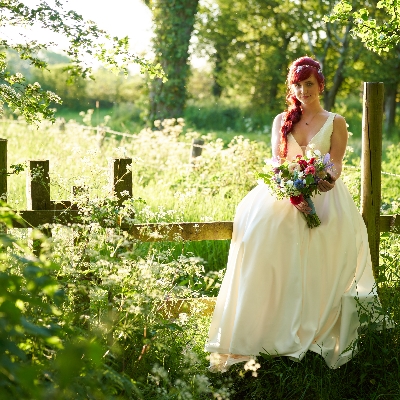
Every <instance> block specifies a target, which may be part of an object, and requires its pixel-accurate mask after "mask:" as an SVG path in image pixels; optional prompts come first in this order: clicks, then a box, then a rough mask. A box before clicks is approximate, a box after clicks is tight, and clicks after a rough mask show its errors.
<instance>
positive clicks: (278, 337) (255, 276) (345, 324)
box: [205, 118, 377, 371]
mask: <svg viewBox="0 0 400 400" xmlns="http://www.w3.org/2000/svg"><path fill="white" fill-rule="evenodd" d="M332 121H333V118H332ZM332 123H333V122H332ZM328 133H329V132H328ZM292 140H293V139H292ZM289 146H290V142H289ZM295 150H296V149H295ZM313 201H314V204H315V209H316V211H317V214H318V216H319V217H320V219H321V225H320V226H319V227H317V228H313V229H309V228H308V227H307V224H306V221H305V219H304V217H303V215H302V214H301V213H300V212H299V211H298V210H297V209H296V208H295V207H294V206H293V205H292V204H291V203H290V202H289V200H288V199H284V200H277V199H276V198H275V197H274V196H273V195H272V194H271V192H270V190H269V188H268V186H267V185H265V184H263V183H260V184H259V185H258V186H257V187H256V188H254V189H253V190H252V191H251V192H250V193H249V194H248V195H247V196H246V197H245V198H244V199H243V200H242V201H241V203H240V204H239V206H238V208H237V212H236V216H235V219H234V228H233V236H232V242H231V247H230V251H229V257H228V265H227V270H226V274H225V277H224V280H223V283H222V286H221V289H220V293H219V295H218V299H217V302H216V307H215V311H214V315H213V318H212V322H211V327H210V332H209V340H208V342H207V344H206V347H205V350H206V351H207V352H210V353H213V354H212V355H211V367H212V368H214V369H215V370H220V371H224V370H226V369H227V367H229V365H231V364H233V363H236V362H240V361H246V360H248V359H249V357H254V356H257V355H258V354H259V353H260V352H263V353H268V354H270V355H279V356H289V357H292V358H293V359H296V360H301V358H302V357H303V356H304V355H305V353H306V352H307V351H308V350H311V351H314V352H316V353H319V354H321V355H322V357H324V358H325V361H326V363H327V364H328V366H330V367H331V368H337V367H339V366H340V365H342V364H344V363H345V362H347V361H348V360H349V359H350V358H351V357H352V355H353V354H354V346H352V345H353V342H354V340H355V339H356V338H357V329H358V328H359V326H360V323H359V317H358V310H359V306H358V302H359V304H361V305H362V306H365V307H368V306H369V307H370V306H371V304H373V303H374V301H376V296H377V294H376V291H375V289H374V288H375V285H374V277H373V273H372V266H371V260H370V253H369V247H368V237H367V231H366V228H365V225H364V222H363V220H362V217H361V215H360V214H359V212H358V210H357V208H356V206H355V204H354V202H353V199H352V198H351V196H350V194H349V192H348V190H347V188H346V187H345V185H344V184H343V182H342V180H341V179H338V180H337V181H336V184H335V187H334V189H332V190H330V191H328V192H326V193H322V194H319V195H316V196H314V197H313ZM355 298H357V300H356V299H355Z"/></svg>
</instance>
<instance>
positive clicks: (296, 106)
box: [279, 57, 325, 158]
mask: <svg viewBox="0 0 400 400" xmlns="http://www.w3.org/2000/svg"><path fill="white" fill-rule="evenodd" d="M311 74H313V75H314V76H315V78H316V79H317V81H318V84H319V86H320V87H321V89H323V87H324V82H325V78H324V75H323V74H322V71H321V66H320V64H319V62H318V61H316V60H314V59H313V58H311V57H301V58H298V59H297V60H295V61H293V62H292V64H291V65H290V67H289V73H288V76H287V81H286V84H287V86H288V94H287V96H286V103H287V105H288V109H287V110H286V111H285V113H284V116H283V124H282V126H281V129H280V133H281V142H280V146H279V155H280V157H282V158H285V157H286V156H287V152H288V139H287V137H288V134H289V133H290V132H291V131H292V129H293V125H294V124H296V123H297V122H299V121H300V119H301V116H302V114H303V109H302V108H301V102H300V101H299V100H298V99H297V97H296V96H295V95H294V94H293V93H292V91H291V90H290V86H291V85H292V84H294V83H297V82H301V81H304V80H305V79H308V78H309V77H310V76H311Z"/></svg>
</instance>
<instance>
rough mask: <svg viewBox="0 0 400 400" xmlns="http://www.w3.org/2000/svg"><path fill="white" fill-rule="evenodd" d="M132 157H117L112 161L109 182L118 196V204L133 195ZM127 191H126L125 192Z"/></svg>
mask: <svg viewBox="0 0 400 400" xmlns="http://www.w3.org/2000/svg"><path fill="white" fill-rule="evenodd" d="M131 165H132V158H115V159H113V160H111V161H110V164H109V168H110V176H109V183H110V186H111V190H112V192H113V194H115V196H117V198H118V204H119V205H122V202H123V201H124V200H126V199H127V198H129V197H132V170H131V167H130V166H131ZM123 192H125V193H123Z"/></svg>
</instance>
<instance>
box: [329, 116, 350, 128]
mask: <svg viewBox="0 0 400 400" xmlns="http://www.w3.org/2000/svg"><path fill="white" fill-rule="evenodd" d="M331 114H333V116H334V119H333V126H334V127H335V126H336V127H340V128H343V127H345V128H347V123H346V120H345V119H344V117H343V116H341V115H340V114H336V113H331Z"/></svg>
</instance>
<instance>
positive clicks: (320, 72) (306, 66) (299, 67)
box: [296, 65, 322, 74]
mask: <svg viewBox="0 0 400 400" xmlns="http://www.w3.org/2000/svg"><path fill="white" fill-rule="evenodd" d="M308 67H310V68H314V69H316V70H317V72H318V73H319V74H322V71H321V68H317V67H314V65H299V66H298V67H296V73H299V72H300V71H301V70H302V69H304V68H308Z"/></svg>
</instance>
